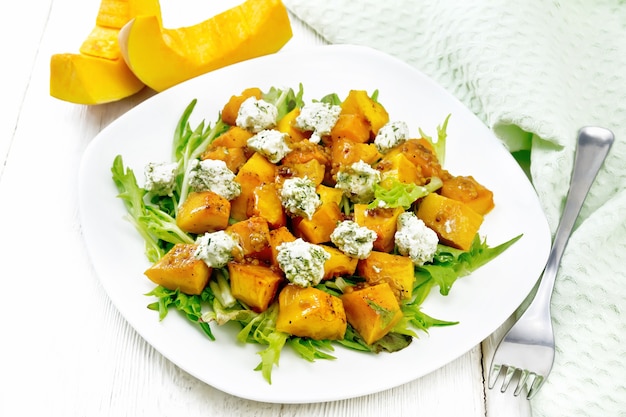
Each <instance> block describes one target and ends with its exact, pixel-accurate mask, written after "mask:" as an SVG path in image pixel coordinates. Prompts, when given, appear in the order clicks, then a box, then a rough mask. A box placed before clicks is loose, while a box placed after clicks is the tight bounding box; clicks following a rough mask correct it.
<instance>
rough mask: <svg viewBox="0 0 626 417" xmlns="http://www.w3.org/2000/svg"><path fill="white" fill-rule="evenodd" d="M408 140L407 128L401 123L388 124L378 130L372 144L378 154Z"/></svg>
mask: <svg viewBox="0 0 626 417" xmlns="http://www.w3.org/2000/svg"><path fill="white" fill-rule="evenodd" d="M408 138H409V126H408V125H407V124H406V123H405V122H403V121H394V122H388V123H387V124H385V125H384V126H383V127H381V128H380V129H379V130H378V133H377V134H376V138H374V144H375V145H376V148H378V151H379V152H380V153H387V152H389V151H390V150H391V149H392V148H395V147H396V146H398V145H400V144H402V143H404V142H405V141H406V140H407V139H408Z"/></svg>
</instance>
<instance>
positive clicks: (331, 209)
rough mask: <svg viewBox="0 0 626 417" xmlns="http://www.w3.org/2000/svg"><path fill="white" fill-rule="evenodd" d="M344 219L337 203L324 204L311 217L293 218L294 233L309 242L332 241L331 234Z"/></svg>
mask: <svg viewBox="0 0 626 417" xmlns="http://www.w3.org/2000/svg"><path fill="white" fill-rule="evenodd" d="M341 219H342V214H341V210H340V209H339V206H338V205H337V204H335V203H326V204H322V205H321V206H319V207H318V208H317V210H315V213H313V216H311V218H310V219H307V218H305V217H296V218H294V219H293V220H292V225H293V230H294V234H295V235H296V236H297V237H301V238H302V239H304V240H306V241H307V242H309V243H315V244H317V243H324V242H330V235H331V233H332V232H333V231H334V230H335V227H337V222H339V221H340V220H341Z"/></svg>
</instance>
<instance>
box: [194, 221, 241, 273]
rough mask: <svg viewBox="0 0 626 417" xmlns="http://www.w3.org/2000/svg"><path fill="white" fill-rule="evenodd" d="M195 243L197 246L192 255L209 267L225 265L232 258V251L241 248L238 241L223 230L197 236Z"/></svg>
mask: <svg viewBox="0 0 626 417" xmlns="http://www.w3.org/2000/svg"><path fill="white" fill-rule="evenodd" d="M196 244H197V245H198V247H197V248H196V251H195V252H194V256H195V257H196V258H197V259H202V260H203V261H204V262H205V263H206V264H207V265H208V266H209V267H211V268H221V267H223V266H225V265H226V264H227V263H228V262H230V260H231V259H233V253H234V252H235V251H240V250H241V247H240V246H239V243H238V242H237V241H236V240H235V239H234V238H233V237H232V236H231V235H229V234H228V233H226V232H225V231H223V230H220V231H218V232H212V233H205V234H203V235H201V236H199V237H198V238H197V239H196Z"/></svg>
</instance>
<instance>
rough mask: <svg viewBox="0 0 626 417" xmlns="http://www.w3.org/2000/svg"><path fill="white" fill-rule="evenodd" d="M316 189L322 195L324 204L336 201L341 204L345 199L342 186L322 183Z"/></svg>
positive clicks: (321, 198)
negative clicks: (330, 185) (337, 186)
mask: <svg viewBox="0 0 626 417" xmlns="http://www.w3.org/2000/svg"><path fill="white" fill-rule="evenodd" d="M315 191H316V192H317V194H318V195H319V196H320V201H321V202H322V204H326V203H335V204H337V205H340V204H341V200H342V199H343V190H342V189H341V188H335V187H329V186H327V185H324V184H320V185H318V186H317V188H316V189H315Z"/></svg>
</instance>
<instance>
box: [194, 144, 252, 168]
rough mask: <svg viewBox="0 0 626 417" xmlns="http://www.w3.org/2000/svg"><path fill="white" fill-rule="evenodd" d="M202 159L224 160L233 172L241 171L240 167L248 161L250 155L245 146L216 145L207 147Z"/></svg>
mask: <svg viewBox="0 0 626 417" xmlns="http://www.w3.org/2000/svg"><path fill="white" fill-rule="evenodd" d="M200 159H202V160H205V159H216V160H219V161H224V163H226V166H227V167H228V169H230V170H231V171H232V172H233V173H235V174H236V173H237V172H239V169H240V168H241V167H242V166H243V164H245V163H246V160H247V159H248V156H247V155H246V152H245V149H244V148H227V147H226V146H216V147H212V148H210V149H207V150H206V151H205V152H204V153H203V154H202V155H200Z"/></svg>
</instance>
